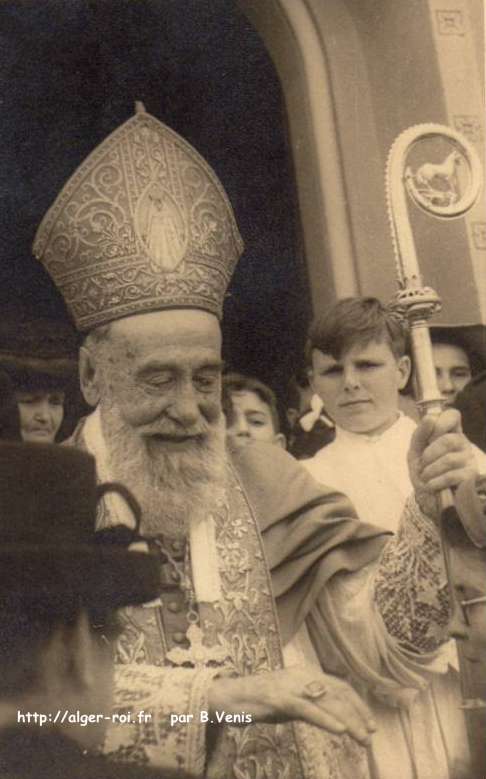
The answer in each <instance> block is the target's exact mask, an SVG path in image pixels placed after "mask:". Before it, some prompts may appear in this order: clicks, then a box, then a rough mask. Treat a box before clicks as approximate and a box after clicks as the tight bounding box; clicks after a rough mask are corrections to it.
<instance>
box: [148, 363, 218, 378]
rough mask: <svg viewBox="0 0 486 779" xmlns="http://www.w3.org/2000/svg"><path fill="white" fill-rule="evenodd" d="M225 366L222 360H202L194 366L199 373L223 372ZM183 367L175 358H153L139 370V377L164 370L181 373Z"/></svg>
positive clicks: (194, 371) (194, 369)
mask: <svg viewBox="0 0 486 779" xmlns="http://www.w3.org/2000/svg"><path fill="white" fill-rule="evenodd" d="M223 367H224V363H223V361H222V360H202V361H201V362H200V363H199V364H196V365H195V366H194V367H193V373H199V372H200V371H211V372H213V373H221V372H222V370H223ZM181 369H182V370H183V369H184V368H183V366H181V363H180V362H176V361H175V360H167V361H166V360H151V361H150V362H148V363H147V364H146V365H143V366H142V367H141V368H140V370H139V371H137V376H138V377H139V378H144V377H145V376H149V375H151V374H152V373H157V372H163V371H168V372H170V373H180V371H181Z"/></svg>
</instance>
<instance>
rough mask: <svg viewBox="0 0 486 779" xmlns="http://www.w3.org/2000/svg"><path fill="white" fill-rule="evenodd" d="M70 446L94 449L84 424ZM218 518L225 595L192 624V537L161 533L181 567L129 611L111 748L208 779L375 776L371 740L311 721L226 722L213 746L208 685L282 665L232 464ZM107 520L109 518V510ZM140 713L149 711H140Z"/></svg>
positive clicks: (257, 546) (266, 587) (166, 571)
mask: <svg viewBox="0 0 486 779" xmlns="http://www.w3.org/2000/svg"><path fill="white" fill-rule="evenodd" d="M72 443H74V444H75V445H78V446H83V445H84V442H83V440H82V437H81V436H80V435H79V431H78V432H77V434H75V436H74V439H73V440H72ZM212 516H213V519H214V522H215V530H216V546H217V555H218V560H219V574H220V579H221V591H222V598H221V600H219V601H217V602H216V603H214V604H209V603H200V604H198V605H197V606H196V608H197V611H198V615H199V620H198V622H197V624H195V623H194V622H188V613H189V612H190V610H189V607H188V602H187V594H186V593H185V592H184V590H183V588H182V587H181V586H180V576H179V575H178V573H177V568H180V570H181V571H182V569H183V566H184V557H185V551H184V547H185V543H184V542H183V541H174V540H168V539H165V538H164V539H162V546H163V548H165V549H166V550H167V551H168V552H169V555H170V557H171V558H172V560H173V561H175V562H176V564H177V565H176V566H174V565H173V563H169V562H164V563H163V565H162V574H161V589H160V597H159V598H158V599H157V600H156V601H153V602H152V603H150V604H146V605H144V606H142V607H129V608H127V609H124V610H123V612H122V614H121V617H122V624H123V633H122V635H121V637H120V639H119V642H118V647H117V658H116V659H117V663H118V674H117V683H116V689H115V709H114V711H115V715H118V716H120V718H121V722H113V723H112V724H111V725H110V726H109V728H108V735H107V740H106V744H105V751H107V752H108V753H109V754H112V755H113V756H114V757H115V758H116V759H118V760H119V759H122V760H123V759H125V760H131V761H136V762H139V763H150V764H152V765H158V766H164V767H179V768H181V769H183V770H184V771H187V772H188V773H189V774H191V775H194V776H207V777H208V779H368V777H369V774H368V768H367V759H366V752H365V751H364V750H363V749H362V748H361V747H359V746H358V745H357V744H356V743H355V742H354V741H352V740H351V739H350V738H348V737H346V736H343V737H339V736H332V735H331V734H328V733H327V732H324V731H320V730H318V729H317V728H315V727H313V726H308V725H304V724H303V723H286V724H276V725H266V724H259V723H252V724H250V725H241V724H240V725H231V724H224V725H223V726H221V725H220V726H219V727H218V728H217V729H216V730H215V735H216V737H215V739H214V740H213V739H210V740H209V741H210V742H211V745H210V747H209V748H208V750H207V751H206V746H207V743H206V732H205V729H206V723H205V722H201V711H203V712H204V711H205V709H206V710H207V702H206V703H205V701H206V698H205V694H204V690H203V687H204V684H206V685H208V683H209V682H210V680H211V678H212V677H213V676H215V675H216V674H217V673H223V674H235V675H238V676H245V675H248V674H258V673H265V672H269V671H272V670H276V669H279V668H282V667H283V657H282V647H281V640H280V634H279V628H278V621H277V614H276V607H275V601H274V598H273V595H272V593H271V582H270V574H269V570H268V565H267V563H266V560H265V555H264V550H263V544H262V538H261V534H260V532H259V530H258V527H257V522H256V519H255V516H254V513H253V510H252V507H251V506H250V504H249V501H248V500H247V497H246V495H245V492H244V490H243V488H242V486H241V485H240V483H239V480H238V476H237V475H236V473H235V472H234V471H233V469H232V468H231V467H230V466H229V467H228V480H227V486H226V490H225V494H224V498H222V499H219V501H217V503H216V505H215V507H214V509H213V512H212ZM100 523H101V524H102V525H103V526H106V525H108V524H110V523H111V522H110V517H109V516H107V508H106V506H104V507H103V506H102V516H100ZM188 637H189V638H190V639H191V641H189V640H188ZM120 674H121V676H120ZM204 674H205V676H204ZM198 680H199V681H198ZM140 710H143V711H144V713H145V717H143V716H142V717H140V718H137V715H136V712H137V711H140ZM189 713H190V714H192V715H193V718H192V720H189V721H187V720H186V721H182V722H177V723H174V724H171V715H187V714H189ZM202 716H203V717H204V714H203V715H202ZM123 717H125V719H123ZM127 717H128V720H127V719H126V718H127Z"/></svg>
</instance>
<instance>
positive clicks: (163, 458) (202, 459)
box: [100, 402, 226, 538]
mask: <svg viewBox="0 0 486 779" xmlns="http://www.w3.org/2000/svg"><path fill="white" fill-rule="evenodd" d="M100 411H101V425H102V430H103V435H104V438H105V443H106V447H107V450H108V466H109V469H110V475H111V478H113V479H115V480H116V481H119V482H121V483H122V484H124V485H125V486H126V487H128V489H129V490H130V491H131V492H132V493H133V494H134V495H135V497H136V498H137V500H138V502H139V504H140V507H141V509H142V522H141V529H142V532H143V533H144V534H146V535H149V536H154V535H161V534H163V535H167V536H169V537H172V538H175V537H180V536H186V535H187V533H188V530H189V527H190V526H191V524H192V522H194V521H196V520H197V519H198V518H199V517H201V516H207V515H208V514H209V513H210V512H211V510H212V508H213V507H214V505H215V502H216V501H217V499H218V498H219V497H220V496H221V494H222V492H223V489H224V482H225V473H226V457H225V424H224V417H223V415H222V414H221V416H220V419H219V421H218V422H217V423H216V424H208V423H207V422H206V423H204V427H202V425H199V426H198V430H197V433H200V434H203V438H202V440H197V441H195V442H194V445H193V446H192V447H191V448H190V449H185V450H183V451H180V452H179V451H168V450H164V448H163V445H160V446H158V447H157V449H155V447H154V448H153V449H152V448H151V450H150V451H149V449H148V447H147V445H146V443H145V440H144V439H143V437H142V436H141V435H140V432H142V430H143V432H144V433H148V432H149V431H151V432H153V433H155V432H160V433H161V434H164V433H165V434H170V433H173V432H175V431H174V426H173V423H171V422H170V421H166V420H162V421H158V422H156V423H154V424H152V425H148V426H145V427H143V428H141V429H140V432H135V431H134V429H133V428H132V427H130V426H129V425H127V424H126V423H125V422H124V421H123V419H122V418H121V415H120V412H119V410H118V407H117V406H116V404H115V403H113V402H111V403H110V402H109V403H106V402H105V403H104V404H103V405H102V406H101V408H100ZM179 432H180V431H179ZM188 432H190V433H191V434H192V433H193V432H196V431H192V430H191V431H188Z"/></svg>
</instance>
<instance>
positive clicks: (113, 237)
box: [33, 108, 243, 330]
mask: <svg viewBox="0 0 486 779" xmlns="http://www.w3.org/2000/svg"><path fill="white" fill-rule="evenodd" d="M33 249H34V254H35V256H36V257H37V258H38V259H39V260H40V261H41V262H42V263H43V265H44V266H45V267H46V270H47V271H48V273H49V274H50V276H51V277H52V279H53V281H54V283H55V284H56V286H57V287H58V289H59V291H60V292H61V294H62V295H63V297H64V300H65V302H66V305H67V307H68V308H69V310H70V312H71V314H72V316H73V318H74V320H75V322H76V324H77V327H78V329H79V330H90V329H91V328H93V327H97V326H99V325H102V324H105V323H107V322H110V321H112V320H114V319H119V318H121V317H124V316H130V315H131V314H138V313H143V312H144V311H157V310H161V309H165V308H186V307H187V308H201V309H203V310H206V311H210V312H211V313H213V314H215V315H216V316H218V317H221V315H222V306H223V299H224V295H225V292H226V289H227V286H228V283H229V280H230V278H231V274H232V272H233V269H234V267H235V265H236V263H237V261H238V258H239V256H240V254H241V252H242V251H243V243H242V241H241V238H240V235H239V232H238V228H237V225H236V222H235V218H234V215H233V211H232V209H231V205H230V203H229V201H228V198H227V195H226V193H225V191H224V189H223V187H222V186H221V184H220V182H219V180H218V178H217V176H216V175H215V173H214V172H213V171H212V170H211V168H210V167H209V165H208V164H207V163H206V162H205V160H204V159H203V158H202V157H201V156H200V155H199V154H198V152H196V151H195V149H193V148H192V146H190V145H189V144H188V143H187V141H185V140H184V139H183V138H181V137H180V136H179V135H178V134H177V133H175V132H174V131H173V130H171V129H170V128H169V127H167V126H166V125H164V124H162V123H161V122H159V121H158V119H155V118H154V117H153V116H150V114H147V113H145V112H144V111H143V110H140V108H138V110H137V113H136V114H135V116H133V117H132V118H130V119H129V120H128V121H126V122H125V123H124V124H123V125H121V126H120V127H119V128H118V129H117V130H115V131H114V132H113V133H112V134H111V135H110V136H108V138H106V139H105V140H104V141H103V142H102V143H101V144H100V145H99V146H98V147H97V148H96V149H95V150H94V151H93V152H92V153H91V154H90V155H89V157H87V159H86V160H85V161H84V162H83V163H82V164H81V165H80V167H79V168H78V170H77V171H76V172H75V173H74V174H73V175H72V176H71V178H70V179H69V181H68V182H67V183H66V184H65V186H64V188H63V189H62V191H61V192H60V194H59V195H58V197H57V199H56V200H55V202H54V204H53V205H52V206H51V208H50V209H49V211H48V212H47V214H46V215H45V217H44V219H43V221H42V223H41V225H40V227H39V229H38V231H37V235H36V238H35V241H34V247H33Z"/></svg>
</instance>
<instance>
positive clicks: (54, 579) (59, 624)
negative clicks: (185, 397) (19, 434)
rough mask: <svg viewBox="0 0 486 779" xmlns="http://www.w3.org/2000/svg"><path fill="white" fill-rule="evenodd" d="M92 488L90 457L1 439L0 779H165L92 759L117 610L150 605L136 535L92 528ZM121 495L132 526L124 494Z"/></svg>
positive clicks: (143, 552) (149, 575)
mask: <svg viewBox="0 0 486 779" xmlns="http://www.w3.org/2000/svg"><path fill="white" fill-rule="evenodd" d="M110 488H111V489H112V490H115V489H118V490H120V488H119V487H118V488H117V487H116V486H115V485H111V486H110ZM98 493H99V488H97V486H96V479H95V465H94V460H93V458H92V457H91V456H90V455H89V454H87V453H85V452H77V451H76V450H73V449H67V448H64V447H59V446H53V445H45V444H44V445H41V446H39V444H35V445H33V444H24V443H19V442H16V443H11V442H8V443H7V442H2V443H1V444H0V566H1V572H2V573H1V576H0V598H1V601H2V609H1V612H0V663H1V667H2V673H1V676H0V776H1V777H2V779H66V777H69V779H108V778H109V777H112V779H115V777H116V779H142V778H143V777H145V779H151V778H152V777H153V778H154V779H157V777H159V779H163V777H164V776H168V775H167V774H166V773H162V772H152V770H151V769H147V768H146V767H145V768H138V767H137V766H127V765H116V764H111V763H109V762H108V761H107V760H106V759H105V758H103V757H101V756H99V755H97V753H96V752H97V749H98V747H99V746H100V744H101V743H102V741H103V737H104V732H105V730H106V726H107V724H108V720H109V719H110V718H111V702H112V699H113V683H114V680H113V676H114V666H113V643H112V642H113V641H114V639H115V638H116V636H117V634H118V626H117V621H116V609H118V608H119V607H122V606H127V605H128V604H132V605H135V604H141V603H144V602H145V601H149V600H152V599H153V598H154V596H155V595H156V594H157V592H158V587H159V577H160V568H159V564H158V561H157V559H156V558H155V557H154V556H153V555H151V554H150V553H149V551H148V547H147V545H146V544H144V542H143V541H142V540H141V539H140V537H139V536H138V533H137V531H136V530H130V529H129V528H127V527H123V528H122V531H121V532H120V528H118V529H117V528H110V529H109V530H105V531H101V532H98V533H95V531H94V521H95V513H96V504H97V495H98ZM33 495H35V501H33V500H32V496H33ZM121 497H122V498H125V500H128V501H129V505H130V507H131V509H132V510H133V511H134V512H135V516H134V522H135V521H136V522H137V523H139V520H140V517H139V515H138V512H139V509H138V507H137V505H136V503H135V500H134V498H133V497H131V496H130V495H129V494H128V492H127V491H126V490H122V491H121ZM133 674H134V675H135V677H136V676H137V674H138V675H139V676H140V677H142V678H143V670H142V669H139V668H138V669H137V668H133ZM141 708H142V707H141ZM139 714H140V716H145V714H142V713H141V712H140V711H137V710H136V708H133V709H132V712H131V716H133V717H134V718H135V717H137V716H138V715H139Z"/></svg>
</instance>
